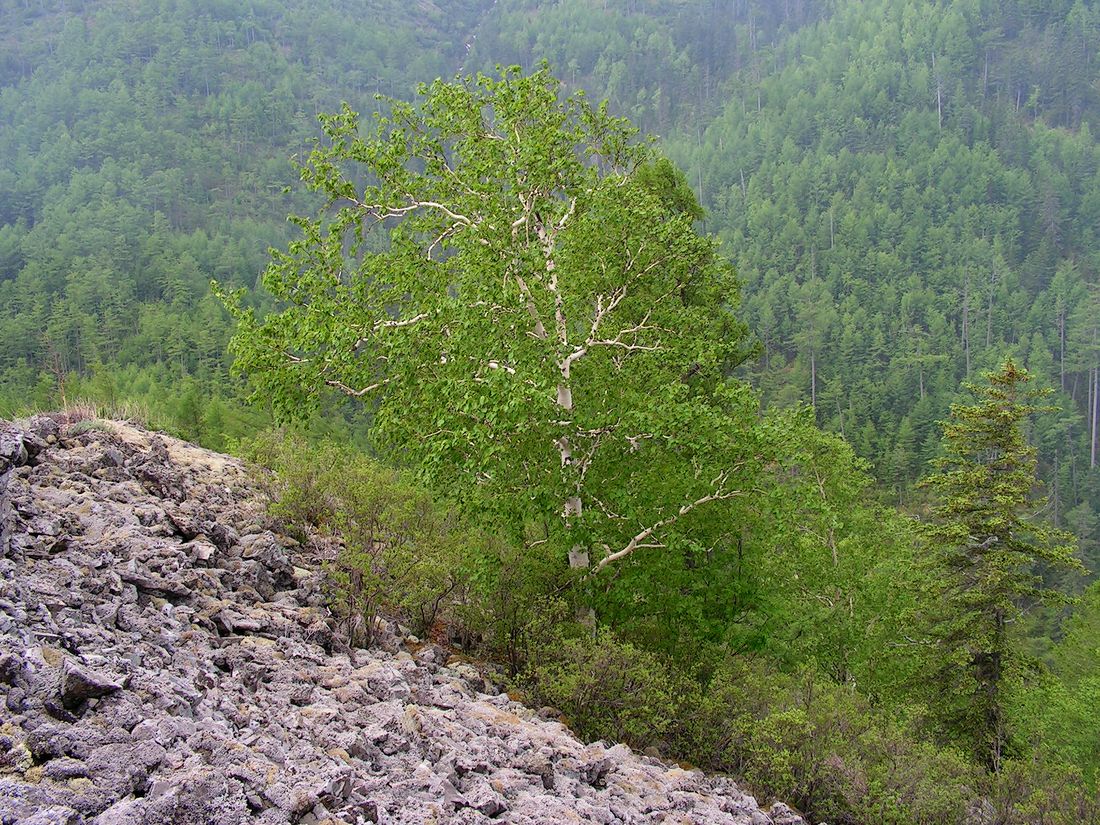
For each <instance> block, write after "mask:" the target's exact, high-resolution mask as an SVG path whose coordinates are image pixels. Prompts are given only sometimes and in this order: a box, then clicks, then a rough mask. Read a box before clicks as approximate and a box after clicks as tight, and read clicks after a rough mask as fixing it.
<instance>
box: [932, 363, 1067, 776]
mask: <svg viewBox="0 0 1100 825" xmlns="http://www.w3.org/2000/svg"><path fill="white" fill-rule="evenodd" d="M985 378H986V381H987V383H985V384H968V385H966V386H967V389H968V390H970V392H971V393H973V394H974V396H975V400H974V403H972V404H953V405H952V407H951V418H950V420H949V421H947V422H944V431H943V432H944V442H943V444H944V455H943V457H942V458H940V459H937V460H936V462H935V464H936V467H937V470H938V472H937V473H936V474H935V475H933V476H931V477H930V478H928V479H926V480H925V481H924V482H923V484H924V486H927V487H930V488H932V489H933V490H934V491H936V492H937V493H938V494H939V498H940V502H939V504H938V505H937V506H936V507H935V510H934V518H933V520H932V522H931V523H930V524H929V525H928V527H927V529H926V536H927V539H928V541H929V544H930V545H931V549H932V556H931V563H932V568H933V573H934V576H935V580H934V581H935V585H934V586H936V587H938V588H939V590H940V592H939V595H940V601H939V604H938V608H939V610H938V615H937V616H936V617H934V619H933V621H932V633H933V636H934V638H935V640H936V642H937V643H938V645H939V646H940V647H941V649H942V650H943V651H944V652H945V653H946V656H945V657H944V659H943V660H942V661H943V665H942V667H941V669H940V673H939V674H938V676H939V678H938V679H937V680H936V682H935V686H936V688H937V689H939V690H940V691H941V692H942V697H941V699H942V701H941V703H940V705H939V706H940V707H941V708H942V710H943V712H944V713H945V715H946V716H947V719H946V721H947V723H948V724H949V726H950V727H951V728H952V729H953V730H954V732H955V733H956V734H958V735H960V736H961V737H962V738H963V739H964V740H966V741H968V742H969V744H970V745H971V746H972V747H973V749H974V751H975V753H976V755H977V756H978V757H979V758H980V759H982V760H983V761H985V762H986V763H987V764H988V766H989V767H990V768H991V769H993V770H998V769H999V767H1000V764H1001V761H1002V758H1003V755H1004V750H1005V744H1006V740H1007V733H1006V724H1005V714H1004V703H1005V698H1004V694H1005V683H1006V679H1007V678H1008V677H1009V676H1010V675H1011V673H1012V671H1013V668H1014V666H1015V664H1016V663H1017V662H1018V661H1019V658H1020V657H1019V656H1018V655H1017V652H1016V650H1015V649H1014V645H1013V634H1012V629H1013V626H1014V625H1015V624H1016V622H1017V621H1018V620H1019V619H1020V618H1021V616H1022V615H1023V613H1024V611H1025V610H1026V609H1027V608H1029V607H1031V606H1034V605H1036V604H1041V603H1051V602H1055V601H1057V600H1059V599H1060V598H1062V597H1061V596H1060V594H1059V593H1058V592H1057V591H1056V590H1054V589H1053V588H1050V587H1048V586H1046V585H1045V584H1044V581H1043V578H1042V575H1043V574H1045V575H1048V576H1049V575H1050V574H1051V573H1055V572H1060V571H1068V570H1073V569H1077V568H1079V567H1080V564H1079V562H1078V561H1077V560H1076V559H1075V557H1074V556H1073V544H1072V542H1073V538H1072V536H1070V535H1069V534H1068V533H1065V532H1063V531H1060V530H1056V529H1053V528H1052V527H1050V526H1048V525H1046V524H1044V523H1043V522H1042V521H1041V520H1040V519H1038V518H1037V517H1035V515H1034V514H1035V513H1036V512H1038V511H1040V510H1041V509H1042V505H1043V503H1044V500H1043V499H1042V498H1038V497H1036V495H1035V491H1036V477H1035V468H1036V458H1035V448H1034V447H1032V446H1031V445H1030V444H1028V442H1027V438H1026V434H1025V426H1026V424H1027V422H1028V419H1029V417H1030V416H1031V415H1032V414H1033V413H1035V412H1038V411H1040V410H1041V409H1043V408H1042V407H1040V406H1038V405H1037V403H1036V402H1037V401H1038V400H1039V399H1040V398H1041V397H1042V396H1044V395H1046V394H1048V392H1049V391H1048V390H1041V389H1034V388H1030V387H1028V383H1029V382H1030V381H1031V380H1032V377H1031V376H1030V375H1029V374H1028V372H1027V370H1025V369H1023V368H1020V367H1017V366H1016V364H1015V363H1014V362H1013V361H1012V360H1011V359H1007V360H1006V361H1005V362H1004V363H1003V364H1002V365H1001V367H1000V369H998V370H997V371H996V372H992V373H987V374H986V376H985Z"/></svg>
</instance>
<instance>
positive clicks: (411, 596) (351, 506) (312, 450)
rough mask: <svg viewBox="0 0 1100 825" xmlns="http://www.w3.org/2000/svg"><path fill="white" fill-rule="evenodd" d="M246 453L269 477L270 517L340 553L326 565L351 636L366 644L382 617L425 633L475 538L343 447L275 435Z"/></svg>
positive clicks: (462, 577)
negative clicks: (328, 541)
mask: <svg viewBox="0 0 1100 825" xmlns="http://www.w3.org/2000/svg"><path fill="white" fill-rule="evenodd" d="M245 454H246V455H247V456H248V457H250V458H251V459H252V460H254V461H259V462H260V463H261V464H263V465H264V466H266V467H268V468H269V469H271V470H272V471H273V472H274V474H275V475H274V478H273V480H272V482H271V484H270V485H269V490H270V492H269V495H270V497H271V513H272V515H273V516H275V517H276V518H278V519H280V520H282V521H284V522H285V523H286V524H287V525H288V527H289V528H291V529H297V530H298V531H299V535H300V537H302V538H304V537H305V531H307V530H309V531H316V532H319V533H321V534H322V535H328V536H330V537H332V538H334V539H337V540H338V543H339V545H340V546H341V549H340V552H339V554H338V557H337V558H336V560H335V563H334V564H333V565H332V567H331V573H332V576H333V580H334V583H335V585H336V590H337V594H338V597H337V603H338V605H339V608H340V611H341V612H342V613H343V615H344V616H345V617H346V619H347V621H348V623H349V628H350V630H351V638H353V639H360V640H362V641H363V642H365V643H368V644H369V643H370V642H371V641H373V634H374V631H375V628H376V624H377V620H378V618H379V617H380V616H382V615H388V616H391V617H395V618H398V619H399V620H400V621H402V622H404V623H406V624H408V625H409V626H411V627H412V628H413V630H414V632H415V633H417V634H419V635H427V634H428V632H429V631H431V630H432V628H433V627H434V625H435V624H436V621H437V620H439V619H441V618H442V616H443V613H444V612H445V611H446V609H447V608H448V607H449V606H450V600H451V597H452V594H454V593H455V592H456V591H459V590H461V589H462V588H464V587H465V586H466V584H467V581H468V578H469V576H470V571H469V568H468V560H469V559H470V558H471V557H472V556H473V555H474V554H473V552H472V550H471V548H472V545H473V542H475V541H477V540H478V538H479V536H478V535H477V534H476V533H471V532H470V531H469V530H468V528H467V527H466V526H465V525H464V524H462V523H461V521H460V520H459V519H458V517H457V516H456V515H455V514H454V512H453V511H450V510H448V509H446V508H444V507H441V506H440V505H438V504H436V503H435V502H434V501H433V500H432V499H431V497H430V496H429V495H428V494H427V493H426V492H424V491H423V490H422V489H420V488H419V487H417V486H416V485H415V484H413V483H412V482H411V481H410V480H409V479H408V478H407V477H405V476H403V475H402V474H401V473H399V472H397V471H396V470H391V469H388V468H386V467H383V466H382V465H380V464H378V463H377V462H376V461H373V460H371V459H369V458H367V457H366V456H364V455H361V454H356V453H354V452H352V451H349V450H348V449H347V448H346V447H344V446H337V445H335V444H324V445H321V446H314V447H311V446H309V445H308V444H306V443H305V442H304V441H303V440H301V439H300V438H290V437H287V436H286V435H285V434H284V433H281V432H274V433H271V434H270V435H268V436H266V437H264V438H260V439H257V440H255V441H253V442H252V443H251V444H249V445H248V446H247V448H246V449H245Z"/></svg>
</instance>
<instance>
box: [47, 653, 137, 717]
mask: <svg viewBox="0 0 1100 825" xmlns="http://www.w3.org/2000/svg"><path fill="white" fill-rule="evenodd" d="M120 690H122V685H120V684H118V683H117V682H113V681H111V680H110V679H108V678H107V677H105V676H102V675H100V674H98V673H95V672H93V671H91V670H87V669H86V668H83V667H81V666H80V665H78V664H76V663H74V662H72V661H66V662H65V665H64V667H63V669H62V672H61V700H62V702H63V703H64V704H65V707H66V708H67V709H68V710H76V709H77V708H78V707H80V705H81V704H83V703H84V702H86V701H87V700H88V699H99V698H100V697H103V696H110V695H111V694H112V693H116V692H117V691H120Z"/></svg>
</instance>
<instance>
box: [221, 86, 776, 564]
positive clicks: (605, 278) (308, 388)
mask: <svg viewBox="0 0 1100 825" xmlns="http://www.w3.org/2000/svg"><path fill="white" fill-rule="evenodd" d="M387 104H388V108H389V110H390V114H389V115H387V116H381V115H379V116H377V123H376V125H375V128H374V130H373V132H372V133H371V134H369V135H368V136H366V137H364V136H363V135H362V134H361V125H360V120H359V117H358V115H357V114H356V113H354V112H353V111H351V110H350V109H349V108H347V107H345V108H344V110H343V111H342V112H340V113H339V114H336V115H334V116H331V117H326V118H324V121H323V123H324V129H325V133H326V137H327V143H326V145H324V146H323V147H319V148H318V149H316V150H315V151H314V152H313V153H312V154H311V155H310V157H309V159H308V161H307V162H306V163H305V164H304V165H303V166H302V167H301V174H302V179H303V180H304V181H305V182H306V184H307V185H308V186H309V187H310V188H312V189H315V190H317V191H319V192H321V193H322V194H323V195H324V196H325V199H326V203H327V207H326V209H325V210H323V211H322V213H321V214H320V215H319V216H317V217H314V218H297V219H296V220H295V222H296V223H297V224H298V226H299V227H300V228H301V230H302V237H301V238H300V239H299V240H296V241H294V242H292V243H291V244H290V245H289V247H288V249H287V251H286V252H279V253H276V255H275V258H274V261H273V263H272V265H271V266H270V267H269V268H268V270H267V272H266V273H265V275H264V279H263V282H264V285H265V286H266V287H267V289H268V290H270V291H271V292H272V293H273V294H274V295H275V296H276V297H277V298H278V299H280V300H281V301H283V302H284V306H283V307H282V308H281V309H280V310H279V311H277V312H273V313H270V314H268V315H266V316H265V317H263V318H262V319H260V318H257V317H256V316H255V315H254V314H253V313H252V312H251V311H250V310H247V309H240V308H239V307H238V306H237V305H236V304H233V303H232V302H231V304H230V305H231V306H234V307H235V312H236V313H237V316H238V319H239V322H240V327H239V329H238V332H237V334H236V336H235V337H234V340H233V350H234V352H235V354H236V357H237V366H238V368H239V369H240V370H242V371H244V372H247V373H248V374H249V375H250V377H251V379H252V380H253V382H254V383H255V385H256V388H257V390H258V392H259V393H261V394H262V395H263V397H264V398H266V399H269V400H270V401H271V402H272V403H273V404H274V405H275V407H276V408H277V409H278V410H279V411H280V412H281V413H282V414H284V415H291V414H298V413H300V412H301V411H302V410H303V405H308V404H310V403H312V402H313V401H315V400H316V399H317V398H318V396H319V394H320V392H321V391H322V390H323V389H325V388H332V389H335V390H338V391H340V392H343V393H345V394H347V395H349V396H353V397H356V398H360V399H363V400H364V402H366V403H369V404H371V405H372V409H373V410H374V416H375V418H374V431H375V433H376V435H377V439H378V441H377V443H378V444H379V445H380V446H383V447H385V448H387V449H388V450H389V451H390V452H391V454H393V455H398V456H400V457H401V458H402V460H405V461H409V462H410V463H411V464H412V465H413V466H415V467H416V468H417V469H418V470H419V471H420V472H421V473H422V474H423V475H424V477H426V478H427V479H429V480H430V481H431V482H432V483H433V485H435V486H436V487H437V488H441V489H444V490H447V491H448V492H449V493H451V494H454V495H457V496H458V497H460V498H461V499H463V500H464V501H466V502H468V503H471V504H473V505H474V506H477V507H482V508H487V509H490V510H492V511H493V512H494V514H496V515H497V516H498V517H499V516H500V515H502V514H507V515H508V516H509V517H510V523H511V524H513V525H516V526H517V529H522V530H525V531H527V532H528V533H531V532H532V531H533V534H532V535H529V536H528V537H527V538H528V540H530V541H534V542H550V543H551V544H552V545H555V546H559V547H562V548H564V549H565V550H567V551H568V552H569V554H570V556H571V560H572V564H573V565H574V566H581V567H583V566H587V565H588V563H589V559H591V561H592V563H593V564H594V565H595V566H596V568H597V569H598V568H602V567H604V566H606V565H608V564H610V563H612V562H614V561H616V560H618V559H621V558H624V557H626V556H628V555H631V554H632V553H633V552H634V551H635V550H637V549H639V548H656V547H666V546H669V545H671V544H675V542H676V541H677V540H681V541H682V540H684V536H685V535H686V534H687V531H688V530H689V527H688V525H689V524H690V525H691V526H692V527H695V528H698V527H699V526H700V525H701V524H704V523H708V522H707V521H706V519H707V517H706V516H704V515H703V512H704V511H705V510H716V509H718V508H719V507H720V506H721V504H722V502H725V501H728V500H730V499H733V498H736V497H738V496H742V495H744V494H745V492H746V489H745V484H746V483H747V481H746V480H747V479H750V478H751V477H752V475H753V473H754V471H755V470H756V469H757V467H756V465H757V464H758V461H759V458H758V456H757V455H756V454H755V452H754V450H753V448H752V444H751V440H748V439H746V438H745V435H746V433H748V432H749V430H750V427H749V424H750V422H751V421H752V420H753V419H754V417H755V416H756V412H757V410H756V402H755V399H754V398H753V397H752V395H751V393H750V392H749V391H748V390H747V388H746V387H745V386H744V385H742V384H740V383H739V382H736V381H733V380H731V379H730V378H729V374H730V370H731V369H732V368H733V367H734V366H735V365H736V363H737V362H738V361H739V360H740V359H741V358H743V357H744V355H745V330H744V328H743V327H742V326H741V324H740V323H739V322H737V321H736V320H735V318H734V315H733V313H734V310H735V308H736V304H737V286H736V282H735V280H734V277H733V273H732V270H731V269H730V267H729V266H728V265H727V264H726V263H724V262H723V261H722V260H721V258H720V257H719V256H718V255H717V253H716V247H715V243H714V242H713V241H712V240H710V239H707V238H705V237H702V236H700V235H699V234H697V233H696V231H695V230H694V228H693V219H694V218H695V217H696V215H697V214H698V213H697V210H698V207H697V205H696V204H695V202H694V199H693V198H691V197H690V189H688V188H687V187H686V185H685V184H684V182H683V179H682V175H679V174H678V173H677V172H676V171H675V170H674V168H673V167H671V165H670V164H668V163H667V161H664V160H662V159H660V158H658V156H657V155H656V154H655V153H654V151H653V149H652V148H651V147H650V146H648V145H647V144H645V143H643V142H640V141H638V140H637V139H636V135H635V130H634V129H633V128H632V127H631V126H630V125H629V124H628V123H627V122H626V121H624V120H620V119H616V118H613V117H611V116H609V115H608V114H607V112H606V107H593V106H591V105H589V104H588V103H587V101H586V100H585V99H584V97H583V96H582V95H571V96H563V95H562V92H561V88H560V83H559V82H558V81H557V80H556V79H555V78H553V77H552V76H551V75H550V73H549V72H548V71H547V70H546V69H542V70H539V71H537V72H535V73H533V74H531V75H523V74H522V73H521V72H520V71H519V70H518V69H509V70H506V71H504V72H503V73H502V74H501V75H500V76H499V77H488V76H484V75H478V76H477V77H467V78H465V79H464V80H461V81H457V82H443V81H436V82H435V83H433V84H431V85H430V86H425V87H422V88H421V100H420V102H419V103H418V104H417V105H413V104H407V103H402V102H400V101H387ZM360 181H365V183H360ZM709 523H710V524H711V525H712V526H713V525H714V524H715V523H716V522H715V521H714V520H713V519H712V520H711V521H710V522H709ZM676 537H679V538H678V539H677V538H676ZM593 557H594V558H593Z"/></svg>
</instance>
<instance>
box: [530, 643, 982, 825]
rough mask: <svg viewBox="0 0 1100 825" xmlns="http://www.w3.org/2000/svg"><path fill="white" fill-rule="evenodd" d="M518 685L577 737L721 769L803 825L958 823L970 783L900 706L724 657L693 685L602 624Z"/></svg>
mask: <svg viewBox="0 0 1100 825" xmlns="http://www.w3.org/2000/svg"><path fill="white" fill-rule="evenodd" d="M521 684H522V686H523V688H524V689H525V690H527V691H530V693H531V695H533V696H534V697H535V698H536V699H537V700H538V701H539V702H541V703H547V704H550V705H552V706H554V707H556V708H558V709H559V710H561V711H562V713H563V714H564V717H565V718H566V720H567V721H568V722H569V724H570V725H572V726H573V728H574V729H575V730H576V731H578V733H580V734H581V735H583V736H586V737H588V738H603V739H612V740H618V741H625V742H628V743H629V744H631V745H633V746H634V747H638V748H642V747H648V746H657V747H658V748H659V749H660V750H661V751H662V752H663V753H665V754H669V755H675V756H677V757H678V758H680V759H686V760H688V761H690V762H692V763H694V764H696V765H699V766H700V767H704V768H707V769H709V770H718V771H723V772H727V773H732V774H734V775H736V776H738V777H740V778H741V779H742V780H743V781H744V782H746V783H747V785H748V786H749V788H750V789H751V790H752V791H753V792H754V793H755V794H757V796H758V797H760V798H762V799H771V798H778V799H783V800H786V801H788V802H790V803H791V804H794V805H796V806H797V807H798V808H799V809H800V810H802V811H803V812H804V813H806V814H807V815H808V816H810V817H812V818H813V819H814V820H815V821H824V820H828V821H830V822H848V823H863V822H866V823H878V824H879V825H887V823H897V825H901V823H928V824H929V825H932V823H936V825H942V823H951V822H960V823H961V822H962V821H963V816H964V811H965V809H966V806H967V804H968V802H969V801H970V797H971V794H972V793H973V787H974V783H975V782H976V781H977V779H978V777H977V772H976V771H975V769H974V767H973V766H972V765H971V764H969V763H968V762H967V760H966V759H965V758H964V757H963V755H962V754H960V753H958V752H956V751H954V750H952V749H941V748H937V747H935V746H933V745H931V744H929V743H928V742H926V741H924V739H923V733H922V731H921V730H920V727H919V725H917V724H916V723H915V722H913V721H910V720H909V719H908V718H905V717H900V718H899V716H898V714H908V713H909V712H910V709H908V708H894V709H893V710H892V711H890V712H888V713H887V712H882V711H879V710H876V709H874V708H872V707H871V706H870V705H869V704H868V703H867V702H866V701H865V700H864V699H862V698H861V697H860V695H859V694H858V693H857V692H856V691H854V690H852V689H851V688H848V687H837V686H836V685H834V684H833V683H831V682H830V681H829V680H827V679H822V678H821V677H820V676H819V675H815V674H814V672H813V671H812V670H806V671H802V672H800V673H798V674H796V675H790V674H784V673H782V672H780V671H777V670H775V669H773V668H771V667H768V666H767V665H764V664H762V663H761V662H759V661H757V662H753V661H751V660H748V659H734V658H729V659H726V660H723V661H721V662H719V663H718V664H717V666H716V667H714V668H713V671H712V672H711V673H710V674H709V676H706V677H705V678H703V679H702V680H699V679H696V678H694V677H693V676H692V675H690V674H688V673H686V672H685V671H683V670H682V669H679V668H677V667H676V666H674V665H672V664H671V663H670V662H669V661H668V660H666V659H663V658H661V657H659V656H655V655H653V654H651V653H647V652H645V651H642V650H639V649H638V648H636V647H634V646H633V645H630V644H628V643H624V642H622V641H620V640H618V639H617V638H615V637H614V636H613V635H612V634H611V633H609V632H607V631H601V632H600V633H599V634H598V635H597V636H595V637H593V636H592V635H591V634H588V635H584V634H578V635H569V634H568V633H559V635H558V639H557V640H556V641H552V642H551V643H549V644H547V645H546V647H545V648H543V649H542V650H541V651H539V652H538V655H537V657H536V659H535V661H534V662H533V663H532V665H531V666H530V667H529V668H528V670H527V671H526V672H525V673H524V675H523V679H522V680H521Z"/></svg>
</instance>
